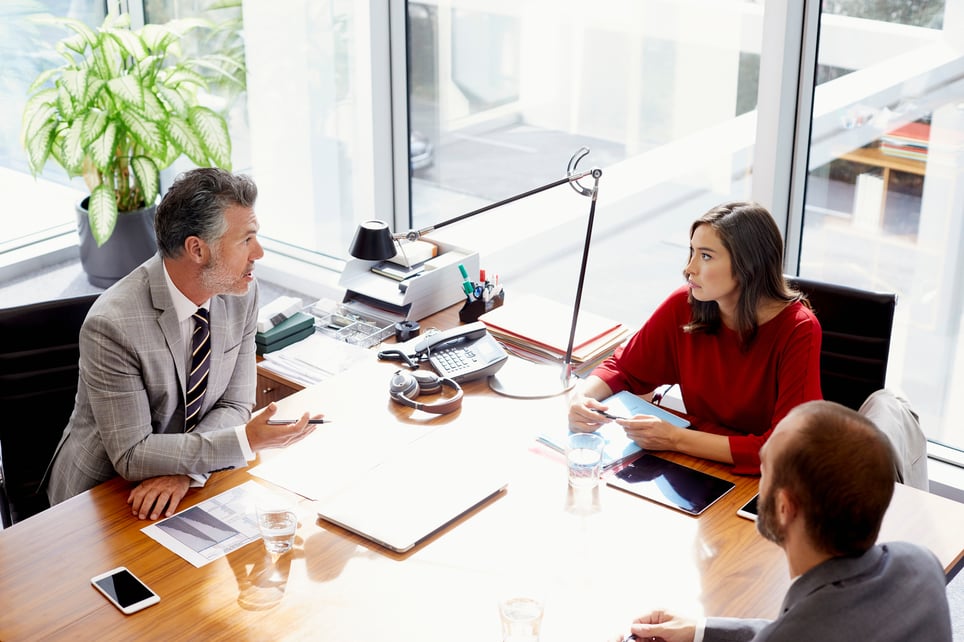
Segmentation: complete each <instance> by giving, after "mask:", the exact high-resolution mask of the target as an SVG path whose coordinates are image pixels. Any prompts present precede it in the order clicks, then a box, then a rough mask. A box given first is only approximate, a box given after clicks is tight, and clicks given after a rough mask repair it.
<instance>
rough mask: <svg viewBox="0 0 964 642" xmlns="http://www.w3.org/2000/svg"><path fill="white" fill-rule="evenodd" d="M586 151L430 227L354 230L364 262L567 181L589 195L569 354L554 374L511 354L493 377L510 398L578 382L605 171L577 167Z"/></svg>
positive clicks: (550, 392) (354, 247)
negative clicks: (579, 341) (559, 172)
mask: <svg viewBox="0 0 964 642" xmlns="http://www.w3.org/2000/svg"><path fill="white" fill-rule="evenodd" d="M587 154H589V149H588V148H586V147H580V148H579V150H577V151H576V153H575V154H573V155H572V158H570V159H569V164H568V166H567V168H566V176H565V177H564V178H560V179H559V180H556V181H553V182H551V183H547V184H545V185H541V186H539V187H536V188H534V189H531V190H528V191H526V192H522V193H521V194H516V195H515V196H510V197H509V198H507V199H504V200H501V201H499V202H497V203H491V204H489V205H485V206H483V207H480V208H478V209H475V210H472V211H471V212H466V213H465V214H461V215H459V216H456V217H454V218H451V219H448V220H446V221H443V222H441V223H436V224H435V225H431V226H429V227H425V228H422V229H419V230H409V231H408V232H405V233H399V234H393V233H392V232H391V231H390V230H389V229H388V224H387V223H385V222H384V221H379V220H370V221H364V222H362V223H361V224H360V225H359V226H358V229H357V230H356V231H355V237H354V239H352V242H351V246H350V248H349V254H351V255H352V256H353V257H355V258H357V259H362V260H366V261H383V260H387V259H390V258H392V257H393V256H395V254H396V253H397V252H396V249H395V244H396V243H397V244H398V247H399V251H401V252H402V253H403V254H404V246H403V245H402V244H401V243H400V241H401V240H408V241H416V240H418V239H419V238H420V237H421V236H423V235H425V234H429V233H430V232H434V231H435V230H437V229H439V228H442V227H445V226H447V225H452V224H453V223H458V222H459V221H463V220H465V219H467V218H470V217H472V216H475V215H477V214H481V213H483V212H488V211H489V210H493V209H495V208H497V207H502V206H503V205H507V204H509V203H512V202H514V201H518V200H521V199H524V198H528V197H529V196H532V195H534V194H538V193H540V192H544V191H546V190H549V189H552V188H553V187H558V186H559V185H563V184H566V183H568V184H569V186H570V187H572V189H573V190H574V191H575V192H576V193H577V194H580V195H582V196H588V197H589V198H590V204H589V219H588V221H587V224H586V239H585V242H584V245H583V250H582V263H581V264H580V267H579V282H578V284H577V286H576V298H575V301H574V302H573V306H572V324H571V327H570V330H569V343H568V346H567V347H566V355H565V357H564V359H563V362H562V372H561V374H556V373H553V372H552V371H553V370H554V368H552V367H551V366H545V365H540V364H536V363H533V362H529V361H525V360H523V359H521V358H513V359H510V360H509V362H508V363H506V367H503V368H502V369H501V370H500V371H499V372H498V373H497V374H495V375H493V376H491V377H489V387H490V388H492V390H494V391H495V392H497V393H499V394H502V395H506V396H509V397H519V398H529V399H534V398H538V397H551V396H554V395H558V394H561V393H563V392H566V391H568V390H570V389H571V388H572V387H573V385H575V381H574V380H573V377H572V351H573V344H574V343H575V340H576V325H577V322H578V320H579V306H580V305H581V303H582V290H583V284H584V282H585V278H586V265H587V263H588V261H589V245H590V242H591V241H592V228H593V220H594V219H595V216H596V197H597V195H598V193H599V178H600V177H601V176H602V170H601V169H599V168H597V167H594V168H592V169H589V170H585V171H581V172H577V171H576V165H578V164H579V161H580V160H582V159H583V158H584V157H585V156H586V155H587ZM588 176H591V177H592V178H593V185H592V187H584V186H583V185H582V184H581V183H579V181H580V180H581V179H583V178H586V177H588Z"/></svg>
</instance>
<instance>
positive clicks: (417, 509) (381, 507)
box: [315, 426, 508, 553]
mask: <svg viewBox="0 0 964 642" xmlns="http://www.w3.org/2000/svg"><path fill="white" fill-rule="evenodd" d="M449 431H458V429H457V428H455V427H454V426H448V427H443V428H440V429H439V430H438V431H436V432H434V433H432V434H430V435H428V436H426V437H422V438H421V439H419V440H417V441H415V442H413V443H411V444H409V445H408V446H406V447H405V448H402V449H400V450H398V451H397V452H396V453H394V454H393V455H392V456H391V457H389V458H386V459H385V460H384V461H382V462H380V463H379V464H377V465H376V466H374V467H373V468H371V469H370V470H368V471H367V472H366V473H365V474H364V475H362V476H360V477H359V478H357V479H356V480H355V481H354V482H353V483H352V484H350V485H349V486H347V487H346V488H344V489H343V490H342V491H341V492H338V493H336V494H335V495H334V496H331V497H326V498H323V499H320V500H318V501H317V502H316V503H315V507H316V509H317V512H318V517H320V518H321V519H323V520H325V521H328V522H331V523H332V524H335V525H337V526H340V527H342V528H344V529H346V530H349V531H351V532H353V533H356V534H357V535H360V536H362V537H364V538H366V539H368V540H371V541H373V542H375V543H376V544H379V545H381V546H384V547H385V548H387V549H390V550H392V551H395V552H396V553H405V552H407V551H409V550H411V549H412V548H414V547H415V546H416V545H418V544H419V543H420V542H421V541H423V540H424V539H426V538H428V537H429V536H430V535H432V534H433V533H435V532H437V531H439V530H441V529H442V528H444V527H445V526H446V525H448V524H450V523H452V522H453V521H455V520H457V519H458V518H459V517H461V516H462V515H465V514H468V513H470V512H472V511H473V510H474V509H475V508H477V507H479V506H481V505H482V504H484V503H486V501H487V500H489V499H490V498H493V497H494V496H496V495H498V494H500V493H501V491H503V490H504V489H505V488H506V486H507V485H508V480H507V477H506V472H505V470H504V469H505V466H500V465H493V466H486V465H479V464H478V462H480V461H482V462H485V461H494V462H496V464H498V460H497V459H489V458H487V457H485V456H483V457H481V458H480V457H479V453H478V452H477V450H478V444H476V446H475V448H473V449H472V450H468V448H469V446H468V443H467V442H465V440H464V439H459V438H457V437H452V436H450V435H449V434H446V433H448V432H449ZM468 453H471V459H472V462H473V463H471V464H470V463H469V461H468V457H467V456H466V455H467V454H468Z"/></svg>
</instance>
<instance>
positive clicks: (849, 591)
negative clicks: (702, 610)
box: [703, 542, 952, 642]
mask: <svg viewBox="0 0 964 642" xmlns="http://www.w3.org/2000/svg"><path fill="white" fill-rule="evenodd" d="M951 639H952V634H951V616H950V610H949V608H948V605H947V589H946V585H945V579H944V570H943V569H942V568H941V565H940V562H938V561H937V558H936V557H934V554H933V553H931V552H930V551H928V550H927V549H924V548H921V547H919V546H917V545H915V544H910V543H907V542H890V543H888V544H878V545H877V546H874V547H873V548H871V549H870V550H869V551H867V552H866V553H864V554H863V555H862V556H860V557H856V558H835V559H831V560H828V561H826V562H824V563H823V564H820V565H819V566H816V567H814V568H812V569H811V570H809V571H807V572H806V573H804V574H803V575H801V576H800V577H799V578H797V580H796V581H795V582H794V583H793V584H792V585H791V586H790V589H789V590H788V591H787V595H786V597H785V598H784V600H783V608H782V609H781V611H780V616H779V617H778V618H777V619H776V620H773V621H772V622H771V621H769V620H741V619H735V618H707V621H706V630H705V632H704V635H703V640H704V642H748V641H750V640H752V641H753V642H764V641H767V642H778V641H785V642H799V641H800V640H820V641H821V642H835V641H839V642H856V641H858V640H873V642H891V641H893V642H906V640H927V642H951Z"/></svg>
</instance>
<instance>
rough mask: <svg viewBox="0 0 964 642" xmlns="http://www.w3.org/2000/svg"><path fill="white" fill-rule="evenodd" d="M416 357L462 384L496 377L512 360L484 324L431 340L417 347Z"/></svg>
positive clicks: (442, 333)
mask: <svg viewBox="0 0 964 642" xmlns="http://www.w3.org/2000/svg"><path fill="white" fill-rule="evenodd" d="M415 354H416V355H417V356H418V357H421V358H425V357H427V358H428V362H429V363H430V364H432V368H434V369H435V371H436V372H437V373H439V374H440V375H442V376H443V377H448V378H450V379H454V380H455V381H458V382H459V383H461V382H463V381H474V380H475V379H482V378H483V377H488V376H490V375H494V374H495V373H496V372H498V371H499V368H501V367H502V366H503V365H504V364H505V362H506V361H507V360H508V359H509V355H508V354H506V351H505V350H504V349H503V348H502V346H501V345H500V344H499V342H498V341H496V340H495V337H493V336H492V335H491V334H489V331H488V330H486V329H485V324H484V323H482V322H481V321H476V322H475V323H469V324H466V325H463V326H459V327H457V328H452V329H451V330H446V331H445V332H439V333H438V334H433V335H431V336H428V337H426V338H424V339H422V340H421V341H419V342H418V343H416V344H415Z"/></svg>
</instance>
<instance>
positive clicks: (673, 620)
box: [630, 610, 696, 642]
mask: <svg viewBox="0 0 964 642" xmlns="http://www.w3.org/2000/svg"><path fill="white" fill-rule="evenodd" d="M630 630H631V631H632V633H633V634H634V635H635V636H636V639H637V640H663V641H665V642H693V639H694V638H695V637H696V622H695V621H694V620H691V619H689V618H685V617H680V616H678V615H675V614H673V613H669V612H667V611H662V610H660V611H652V612H650V613H647V614H646V615H644V616H642V617H638V618H636V619H635V620H633V624H632V627H631V628H630Z"/></svg>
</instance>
